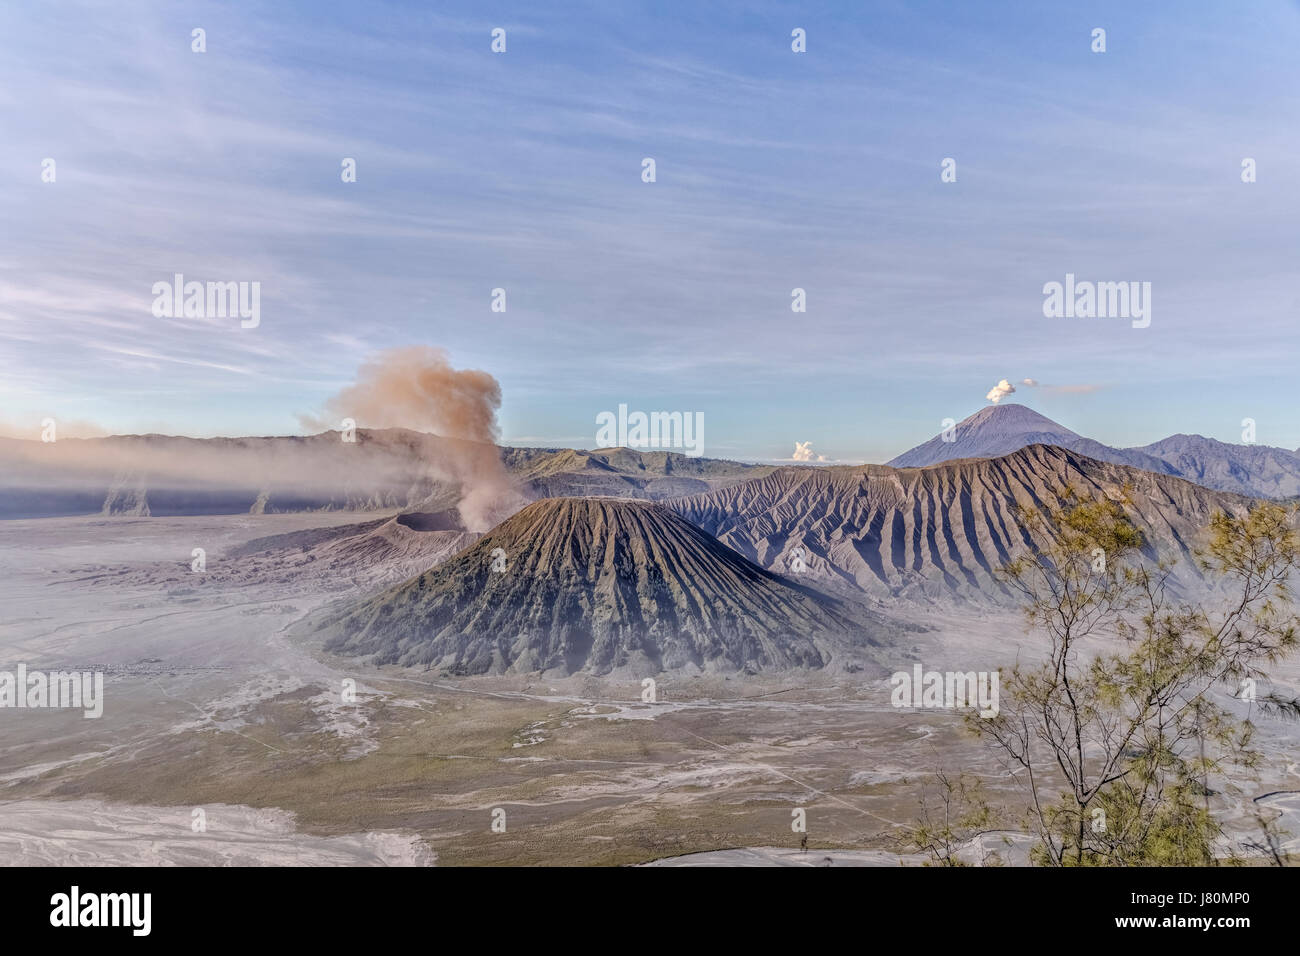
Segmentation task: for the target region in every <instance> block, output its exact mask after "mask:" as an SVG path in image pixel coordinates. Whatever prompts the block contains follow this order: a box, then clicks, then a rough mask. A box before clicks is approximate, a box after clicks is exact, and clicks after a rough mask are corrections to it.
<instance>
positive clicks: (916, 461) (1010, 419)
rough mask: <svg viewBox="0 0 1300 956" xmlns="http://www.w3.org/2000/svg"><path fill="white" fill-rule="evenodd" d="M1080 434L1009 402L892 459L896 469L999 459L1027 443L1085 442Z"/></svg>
mask: <svg viewBox="0 0 1300 956" xmlns="http://www.w3.org/2000/svg"><path fill="white" fill-rule="evenodd" d="M1082 440H1084V439H1082V438H1081V437H1080V436H1079V435H1077V434H1075V433H1074V432H1072V431H1070V429H1068V428H1066V427H1065V426H1064V425H1060V424H1057V423H1056V422H1054V421H1052V420H1051V419H1050V418H1048V417H1047V416H1046V415H1042V414H1039V413H1038V412H1036V411H1034V410H1033V409H1032V408H1029V407H1028V406H1025V405H1017V404H1015V403H1009V404H1006V405H989V406H988V407H987V408H981V409H980V410H979V411H978V412H976V413H975V414H974V415H970V416H968V417H966V418H964V419H962V421H960V422H958V423H957V426H956V427H955V428H954V429H952V431H951V432H947V433H945V432H940V433H939V434H938V435H935V436H934V437H933V438H931V439H930V440H929V441H927V442H925V443H924V444H922V445H917V446H916V447H915V448H913V449H912V450H911V451H906V452H904V453H903V454H901V455H899V456H898V457H897V458H895V459H894V460H893V461H890V462H888V464H890V465H891V466H893V467H894V468H924V467H925V466H926V465H937V464H939V463H940V462H943V461H951V460H952V459H954V458H998V457H1000V456H1002V455H1009V454H1011V453H1012V452H1013V451H1017V450H1019V449H1021V448H1024V447H1025V446H1026V445H1063V446H1069V445H1070V444H1071V443H1073V442H1077V441H1082Z"/></svg>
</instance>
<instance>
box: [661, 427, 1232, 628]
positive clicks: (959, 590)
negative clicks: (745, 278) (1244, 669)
mask: <svg viewBox="0 0 1300 956" xmlns="http://www.w3.org/2000/svg"><path fill="white" fill-rule="evenodd" d="M1066 486H1071V487H1073V488H1074V489H1075V491H1076V492H1078V493H1079V494H1081V495H1084V496H1087V497H1099V496H1106V497H1110V498H1116V499H1117V498H1119V496H1120V495H1121V493H1122V492H1123V490H1124V489H1125V488H1127V489H1128V492H1127V493H1128V496H1129V499H1130V501H1131V502H1132V504H1131V507H1129V509H1128V513H1129V516H1130V518H1131V519H1132V520H1133V521H1134V523H1135V524H1136V525H1137V526H1138V527H1139V528H1141V529H1142V532H1143V535H1144V538H1145V541H1146V546H1147V547H1146V553H1147V557H1150V558H1154V557H1156V556H1159V557H1162V558H1164V557H1168V558H1173V559H1189V558H1191V557H1192V550H1193V548H1195V547H1196V546H1197V545H1198V544H1199V539H1200V536H1201V533H1202V529H1203V528H1204V527H1205V526H1206V524H1207V523H1208V522H1209V519H1210V515H1211V514H1212V513H1213V512H1214V511H1215V510H1216V509H1218V510H1223V511H1228V512H1233V513H1239V512H1240V511H1242V510H1244V508H1245V507H1246V506H1247V504H1248V499H1245V498H1241V497H1238V496H1237V495H1232V494H1227V493H1224V492H1216V491H1210V490H1208V489H1206V488H1202V487H1200V486H1199V485H1194V484H1192V483H1191V482H1188V481H1184V480H1183V479H1181V478H1175V477H1172V476H1169V475H1157V474H1152V473H1150V472H1146V471H1140V470H1138V469H1135V468H1129V467H1126V466H1124V465H1113V464H1108V463H1106V462H1101V461H1096V460H1094V459H1091V458H1088V457H1086V456H1084V455H1080V454H1077V453H1075V452H1072V451H1068V450H1066V449H1063V448H1057V447H1054V446H1049V445H1033V446H1030V447H1029V448H1023V449H1021V450H1019V451H1017V452H1015V453H1013V454H1010V455H1006V456H1004V457H1001V458H992V459H965V460H960V461H954V462H947V463H945V464H941V465H933V466H930V467H927V468H890V467H888V466H885V465H865V466H860V467H853V468H784V469H781V470H780V471H777V472H774V473H773V474H771V475H768V476H767V477H764V478H755V479H753V480H751V481H747V482H744V483H742V484H739V485H736V486H734V487H731V488H726V489H723V490H719V491H714V492H711V493H709V494H704V495H694V496H692V497H689V498H681V499H678V500H675V501H672V502H669V503H668V504H669V506H670V507H672V508H673V509H674V510H675V511H677V512H678V514H680V515H682V516H683V517H685V518H686V519H687V520H688V521H690V522H692V523H693V524H696V525H698V526H699V527H701V528H703V529H704V530H706V531H708V532H710V533H712V534H714V535H716V536H717V538H718V539H719V540H720V541H722V542H723V543H724V544H727V545H730V546H731V547H733V548H735V549H736V550H737V551H739V552H740V553H741V554H743V555H745V556H746V557H748V558H749V559H750V560H752V561H754V562H756V563H757V564H759V565H761V566H763V567H767V568H775V569H778V570H780V569H783V568H785V567H786V564H787V561H788V556H789V554H790V553H791V551H792V549H794V548H796V547H803V548H804V550H805V551H806V552H807V553H808V555H809V558H808V559H807V563H808V573H807V575H806V577H805V578H804V580H806V581H807V583H809V584H811V585H813V586H814V587H819V588H823V589H829V590H832V591H839V590H842V589H843V588H844V587H845V586H850V587H852V588H855V589H861V590H862V591H866V592H867V593H868V594H871V595H873V596H876V597H881V598H884V597H904V598H916V599H918V600H932V599H934V598H939V597H944V596H954V595H955V596H962V597H967V598H971V599H975V600H978V601H981V602H982V601H986V600H992V601H994V602H998V603H1005V602H1007V601H1008V600H1009V599H1010V598H1011V595H1010V593H1009V592H1008V591H1007V590H1006V589H1005V587H1004V586H1003V585H1002V584H1001V583H1000V582H998V581H997V580H996V578H995V575H994V573H993V572H994V569H995V568H997V567H999V566H1001V565H1003V564H1005V563H1006V562H1007V561H1008V560H1009V559H1010V558H1011V556H1012V553H1013V552H1014V551H1016V550H1018V549H1019V548H1021V547H1022V546H1026V545H1034V546H1037V547H1041V546H1043V545H1045V544H1046V543H1047V542H1046V541H1037V540H1033V539H1032V538H1031V537H1030V535H1029V534H1028V533H1027V532H1026V530H1025V528H1024V527H1023V525H1022V524H1021V523H1019V522H1018V520H1017V516H1016V507H1017V506H1018V505H1028V506H1034V507H1038V508H1040V509H1042V510H1050V509H1051V508H1053V507H1061V506H1062V505H1063V504H1064V503H1065V499H1064V498H1063V497H1062V492H1063V490H1064V489H1065V487H1066ZM1181 565H1182V568H1183V571H1184V573H1186V574H1189V575H1191V576H1192V577H1195V568H1194V567H1193V562H1191V561H1189V560H1182V561H1181Z"/></svg>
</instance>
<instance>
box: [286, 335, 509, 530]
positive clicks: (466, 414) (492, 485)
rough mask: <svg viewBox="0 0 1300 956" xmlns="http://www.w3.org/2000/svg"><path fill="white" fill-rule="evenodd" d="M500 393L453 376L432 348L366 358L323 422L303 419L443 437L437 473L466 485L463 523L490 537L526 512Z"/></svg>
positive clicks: (489, 384) (483, 382)
mask: <svg viewBox="0 0 1300 956" xmlns="http://www.w3.org/2000/svg"><path fill="white" fill-rule="evenodd" d="M500 407H501V386H500V384H499V383H498V382H497V380H496V379H495V378H493V377H492V376H491V375H489V374H488V373H487V372H483V371H480V370H478V369H455V368H452V367H451V365H450V364H448V362H447V353H446V352H444V351H443V350H442V349H436V348H430V347H428V346H420V345H408V346H404V347H401V348H395V349H387V350H385V351H383V352H380V353H378V354H377V355H375V356H373V357H371V358H369V359H367V360H366V361H365V362H363V363H362V365H361V367H360V369H358V370H357V381H356V383H355V384H354V385H349V386H348V387H347V388H345V389H343V390H342V391H341V392H339V393H338V394H337V395H335V396H333V397H332V398H330V399H329V400H328V401H327V402H326V403H325V412H324V414H323V415H322V416H320V417H315V416H303V421H304V422H305V423H307V424H309V425H312V426H314V427H317V428H337V427H338V424H339V422H340V421H342V420H343V419H344V418H351V419H353V420H355V421H356V423H357V424H358V425H359V426H362V427H365V428H410V429H414V430H415V431H422V432H433V433H434V434H437V435H441V436H442V437H444V438H449V439H458V440H455V441H448V442H446V443H445V448H446V454H445V455H444V456H443V460H440V461H431V462H429V463H428V464H429V466H430V468H431V469H433V470H434V471H435V472H436V473H439V474H441V475H445V476H446V477H449V478H451V479H453V480H455V481H457V482H459V484H460V488H461V500H460V503H459V508H460V513H461V518H462V520H463V521H464V522H465V525H466V527H468V528H469V530H471V531H486V530H487V529H488V528H490V527H492V526H493V525H494V524H496V523H497V522H498V521H501V520H502V519H503V518H505V517H507V516H508V515H509V514H512V513H513V512H515V511H517V510H518V509H519V508H520V507H522V506H523V504H524V503H525V502H524V499H523V498H522V497H521V496H520V495H519V493H518V491H517V490H516V489H515V487H514V484H513V483H512V482H511V480H510V477H509V475H508V474H507V473H506V470H505V466H504V465H502V463H501V454H500V451H499V450H498V448H497V446H496V440H497V436H498V429H497V409H499V408H500Z"/></svg>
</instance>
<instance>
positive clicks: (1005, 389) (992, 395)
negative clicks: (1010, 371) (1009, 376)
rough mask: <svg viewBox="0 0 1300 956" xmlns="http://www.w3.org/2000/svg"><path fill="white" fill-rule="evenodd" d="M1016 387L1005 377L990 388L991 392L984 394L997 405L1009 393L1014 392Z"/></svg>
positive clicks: (986, 398)
mask: <svg viewBox="0 0 1300 956" xmlns="http://www.w3.org/2000/svg"><path fill="white" fill-rule="evenodd" d="M1015 390H1016V387H1015V386H1014V385H1012V384H1011V383H1010V382H1008V381H1007V380H1006V379H1005V378H1004V379H1003V380H1002V381H1000V382H998V383H997V384H996V385H994V386H993V387H992V388H991V389H989V393H988V394H987V395H985V396H984V398H985V400H987V401H990V402H992V403H993V404H994V405H996V404H997V403H998V402H1000V401H1002V399H1004V398H1006V397H1007V396H1008V395H1011V394H1014V393H1015Z"/></svg>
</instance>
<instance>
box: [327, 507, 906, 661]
mask: <svg viewBox="0 0 1300 956" xmlns="http://www.w3.org/2000/svg"><path fill="white" fill-rule="evenodd" d="M498 549H500V550H499V551H498ZM503 555H504V557H503ZM502 561H504V570H494V564H495V566H496V567H497V568H499V567H501V564H502ZM324 627H325V639H326V640H325V647H326V649H327V650H330V651H335V652H338V653H343V654H352V655H370V656H371V659H372V661H373V662H374V663H377V664H394V663H396V664H402V665H408V666H419V665H423V666H426V667H430V668H434V667H438V668H446V669H449V670H450V671H451V672H452V673H453V674H487V673H505V672H531V671H543V672H551V673H562V674H569V673H573V672H576V671H580V670H584V671H587V672H591V673H596V674H607V673H609V672H611V671H615V670H619V671H624V670H626V671H629V672H634V673H637V674H654V673H659V672H661V671H667V670H676V669H679V668H686V669H689V670H695V671H724V672H725V671H735V670H759V669H783V668H803V667H812V668H816V667H824V666H827V665H828V664H830V663H831V662H832V661H835V663H836V664H838V665H844V666H848V667H849V668H850V669H853V665H855V664H856V665H857V666H859V667H861V666H863V662H864V660H870V656H869V652H868V651H866V650H865V648H866V647H868V646H871V645H877V644H878V643H879V642H880V641H882V640H885V639H887V638H889V637H892V636H894V635H895V634H897V633H898V629H897V627H896V626H895V625H893V624H892V623H890V622H888V621H886V620H884V619H882V618H880V617H878V616H876V615H874V614H871V613H870V612H869V611H866V610H865V609H860V608H857V607H855V606H853V605H850V604H845V603H842V602H840V601H838V600H836V599H833V598H830V597H827V596H825V595H822V594H819V593H818V592H816V591H813V590H811V589H808V588H804V587H802V586H800V585H797V584H795V583H793V582H791V581H788V580H786V579H785V578H782V577H779V576H777V575H774V574H772V573H770V572H768V571H765V570H763V569H762V568H760V567H758V566H757V565H755V564H753V563H751V562H750V561H748V560H746V559H745V558H743V557H741V556H740V555H739V554H737V553H736V552H735V551H732V550H731V549H730V548H728V547H726V546H725V545H723V544H721V543H720V542H719V541H717V540H716V539H714V538H713V537H711V536H710V535H708V534H706V533H705V532H703V531H701V530H700V529H699V528H697V527H695V526H694V525H692V524H690V523H689V522H688V521H686V520H684V519H683V518H681V517H680V516H678V515H677V514H674V513H673V512H671V511H668V510H667V509H665V508H663V507H661V506H659V505H656V504H652V503H650V502H646V501H628V500H620V499H612V498H556V499H547V500H543V501H538V502H535V503H534V504H532V505H529V506H528V507H527V508H524V509H523V510H522V511H520V512H519V513H518V514H516V515H514V516H513V517H511V518H509V519H508V520H506V521H504V522H503V523H502V524H500V525H498V526H497V527H496V528H494V529H493V530H492V531H490V532H488V533H487V535H485V536H484V537H483V538H482V539H481V540H480V541H479V542H478V543H477V544H476V545H474V547H472V548H470V549H468V550H466V551H464V552H462V553H461V554H460V555H458V556H457V557H455V558H453V559H452V560H451V561H449V562H447V563H446V564H443V565H440V566H438V567H437V568H434V569H432V570H429V571H427V572H425V573H424V574H422V575H420V576H419V577H416V578H413V579H411V580H409V581H407V582H405V583H403V584H400V585H398V586H396V587H393V588H391V589H389V590H388V591H385V592H384V593H382V594H379V595H378V596H376V597H373V598H371V599H369V600H366V601H364V602H363V603H361V604H359V605H357V606H355V607H353V608H350V609H348V610H345V611H343V612H340V613H336V614H335V615H334V616H333V617H332V618H330V619H327V620H326V621H325V622H324ZM867 666H871V667H872V669H875V667H874V665H867Z"/></svg>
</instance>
